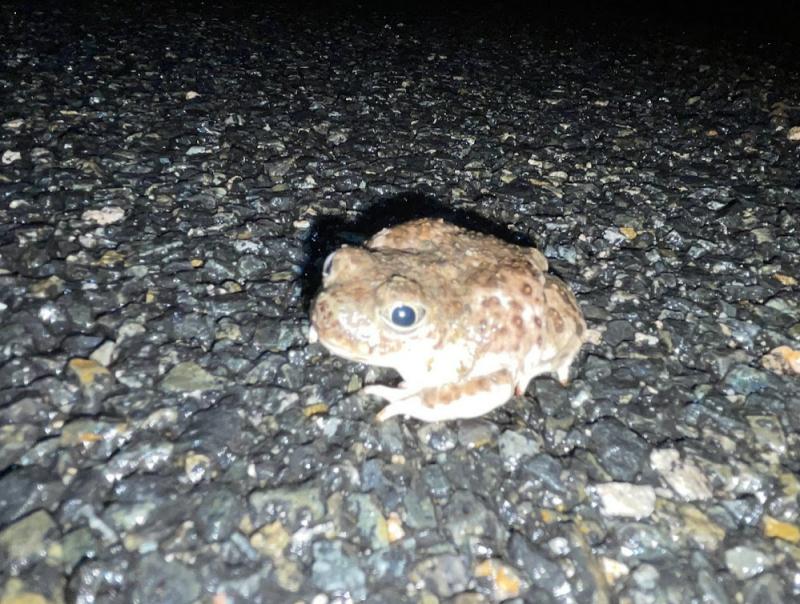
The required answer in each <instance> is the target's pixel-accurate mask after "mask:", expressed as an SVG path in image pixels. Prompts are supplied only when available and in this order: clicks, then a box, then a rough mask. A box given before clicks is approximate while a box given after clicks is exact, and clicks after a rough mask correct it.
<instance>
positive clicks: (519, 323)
mask: <svg viewBox="0 0 800 604" xmlns="http://www.w3.org/2000/svg"><path fill="white" fill-rule="evenodd" d="M512 321H513V323H514V325H515V326H516V327H518V328H521V327H522V317H520V316H519V315H516V316H515V317H514V318H513V319H512Z"/></svg>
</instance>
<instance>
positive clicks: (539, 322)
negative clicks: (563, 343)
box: [533, 317, 542, 329]
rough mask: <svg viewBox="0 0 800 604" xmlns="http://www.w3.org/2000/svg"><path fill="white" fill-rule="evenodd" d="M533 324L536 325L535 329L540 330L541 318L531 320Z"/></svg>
mask: <svg viewBox="0 0 800 604" xmlns="http://www.w3.org/2000/svg"><path fill="white" fill-rule="evenodd" d="M533 323H534V325H536V327H537V328H538V329H541V328H542V318H541V317H534V318H533Z"/></svg>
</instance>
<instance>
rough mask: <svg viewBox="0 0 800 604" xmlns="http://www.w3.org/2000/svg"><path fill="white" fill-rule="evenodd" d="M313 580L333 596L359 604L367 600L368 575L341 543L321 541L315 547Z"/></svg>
mask: <svg viewBox="0 0 800 604" xmlns="http://www.w3.org/2000/svg"><path fill="white" fill-rule="evenodd" d="M313 558H314V562H313V564H312V566H311V579H312V580H313V582H314V585H316V586H317V587H318V588H320V589H322V590H324V591H327V592H329V593H330V594H332V595H339V596H348V597H350V598H352V599H353V600H355V601H357V602H363V601H364V600H365V599H366V585H365V584H366V575H365V574H364V571H362V570H361V569H360V568H359V566H358V564H357V562H356V560H355V558H353V556H350V555H348V554H347V553H346V551H345V546H344V544H343V543H342V542H340V541H319V542H317V543H314V546H313Z"/></svg>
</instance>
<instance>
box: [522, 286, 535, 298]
mask: <svg viewBox="0 0 800 604" xmlns="http://www.w3.org/2000/svg"><path fill="white" fill-rule="evenodd" d="M532 291H533V288H532V287H531V286H530V285H529V284H528V283H526V284H525V285H523V286H522V293H523V294H525V295H526V296H530V295H531V292H532Z"/></svg>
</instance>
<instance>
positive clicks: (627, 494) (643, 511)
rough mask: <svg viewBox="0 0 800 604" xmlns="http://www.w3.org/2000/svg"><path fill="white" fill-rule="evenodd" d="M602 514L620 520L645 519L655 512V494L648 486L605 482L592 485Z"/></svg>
mask: <svg viewBox="0 0 800 604" xmlns="http://www.w3.org/2000/svg"><path fill="white" fill-rule="evenodd" d="M591 490H592V491H593V492H594V493H596V494H597V497H598V499H599V501H600V505H601V507H602V511H603V514H606V515H608V516H619V517H622V518H636V519H639V518H646V517H647V516H650V515H651V514H652V513H653V511H654V510H655V505H656V492H655V489H653V487H651V486H648V485H635V484H630V483H625V482H607V483H603V484H597V485H594V486H593V487H592V488H591Z"/></svg>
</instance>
